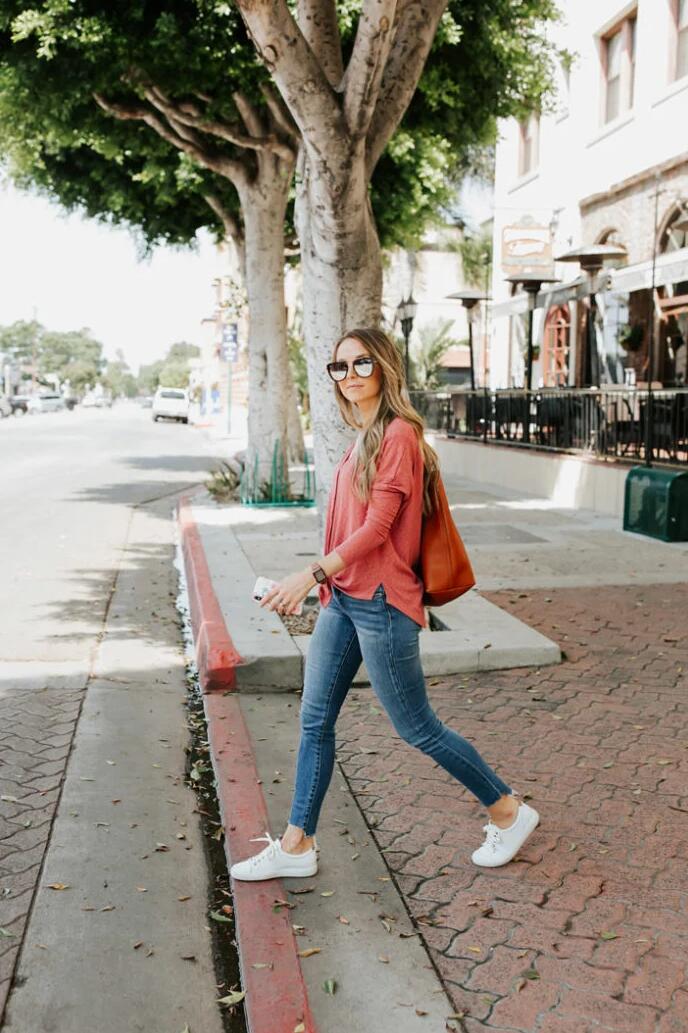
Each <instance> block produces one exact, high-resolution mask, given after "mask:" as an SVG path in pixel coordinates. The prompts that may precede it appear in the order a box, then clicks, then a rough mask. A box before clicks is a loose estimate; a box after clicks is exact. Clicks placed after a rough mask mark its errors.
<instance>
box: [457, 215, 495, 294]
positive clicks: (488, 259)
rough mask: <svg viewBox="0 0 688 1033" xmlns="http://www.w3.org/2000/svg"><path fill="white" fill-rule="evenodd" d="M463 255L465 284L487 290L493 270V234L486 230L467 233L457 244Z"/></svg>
mask: <svg viewBox="0 0 688 1033" xmlns="http://www.w3.org/2000/svg"><path fill="white" fill-rule="evenodd" d="M457 250H458V252H459V254H460V255H461V265H462V267H463V278H464V284H465V286H467V287H478V288H480V289H481V290H485V288H486V286H487V285H489V283H490V275H491V271H492V234H491V233H489V232H488V231H486V230H481V231H480V232H479V233H475V234H471V233H466V234H464V236H463V237H462V238H461V240H460V241H459V242H458V244H457Z"/></svg>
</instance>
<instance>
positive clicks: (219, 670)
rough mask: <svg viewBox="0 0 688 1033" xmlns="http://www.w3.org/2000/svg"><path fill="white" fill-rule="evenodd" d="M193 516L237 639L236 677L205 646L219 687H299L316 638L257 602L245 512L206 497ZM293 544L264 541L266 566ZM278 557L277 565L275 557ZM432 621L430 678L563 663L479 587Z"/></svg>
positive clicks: (424, 650) (425, 644) (222, 610)
mask: <svg viewBox="0 0 688 1033" xmlns="http://www.w3.org/2000/svg"><path fill="white" fill-rule="evenodd" d="M187 513H188V517H187V519H188V521H189V522H190V525H192V526H193V529H194V530H193V543H194V544H193V550H192V551H193V552H194V556H196V554H198V559H197V560H194V562H195V563H196V565H197V566H198V567H199V569H202V570H203V571H205V572H207V571H208V567H209V566H210V567H211V568H212V590H213V592H214V594H215V597H216V600H217V611H218V615H219V617H220V618H221V619H222V621H223V626H224V629H225V631H224V634H225V636H226V637H227V639H228V636H227V632H226V629H227V628H229V629H230V630H231V635H232V640H231V641H232V642H233V646H232V648H233V649H234V654H233V663H234V667H233V670H232V674H231V678H229V676H228V673H227V672H226V671H225V670H224V669H223V663H224V662H225V660H226V648H225V650H223V649H220V653H219V654H218V655H215V656H213V657H210V658H209V660H206V659H205V658H204V656H203V648H202V657H203V662H204V664H205V665H207V664H208V663H209V662H212V663H214V664H215V666H214V667H212V668H211V670H212V676H211V677H212V683H213V685H217V686H218V687H219V686H221V685H223V684H226V686H227V687H229V688H237V689H239V690H241V691H242V692H264V691H269V692H277V691H287V692H289V691H293V690H294V689H300V688H301V687H302V686H303V674H304V665H305V658H306V655H307V652H308V647H309V644H310V641H311V636H310V635H298V636H292V635H290V634H289V632H288V631H287V629H286V627H285V625H284V624H283V622H282V621H281V619H280V618H279V616H278V615H277V613H274V612H273V611H271V610H266V609H263V608H261V607H259V606H257V605H256V604H255V603H254V602H253V601H252V599H251V592H252V589H253V585H254V583H255V579H256V570H255V566H254V564H255V561H256V554H255V553H254V554H253V560H254V563H253V564H252V563H251V560H250V558H249V556H248V555H247V554H246V552H245V551H244V549H243V548H242V540H243V537H242V534H241V532H240V531H239V530H238V528H239V527H240V526H241V523H240V519H239V518H240V511H239V510H238V508H235V507H227V508H226V509H225V510H222V509H219V508H218V507H217V505H216V504H215V503H214V502H210V501H209V500H206V499H204V497H203V496H202V495H201V496H200V497H199V498H198V499H197V500H195V501H194V505H193V513H194V514H195V519H194V516H193V515H192V512H191V506H188V507H187ZM196 520H197V521H198V524H196V522H195V521H196ZM307 541H308V539H306V540H304V541H303V542H302V543H300V545H301V547H302V548H303V547H308V546H307ZM290 547H291V548H293V545H292V543H291V542H290V541H285V540H284V539H283V538H280V537H278V539H277V543H276V546H272V545H271V543H270V542H269V540H267V539H266V540H265V542H264V543H263V542H261V550H262V553H261V562H262V561H263V557H262V554H263V553H264V557H265V558H264V562H265V563H266V566H267V564H268V563H269V560H270V549H271V548H272V549H273V550H274V548H277V549H278V550H282V551H283V552H285V553H288V552H289V549H290ZM296 555H298V556H300V555H302V553H301V552H299V553H297V554H296ZM206 557H207V559H206ZM272 559H273V562H274V556H273V557H272ZM199 576H200V578H201V582H202V584H204V583H205V579H206V576H207V578H208V579H209V578H210V574H209V573H208V574H207V575H206V573H203V574H202V575H199ZM433 617H434V619H435V620H436V621H437V622H438V624H440V625H441V626H442V630H438V631H430V630H429V629H427V630H423V631H421V633H420V652H421V661H422V664H423V670H424V672H425V674H426V675H427V676H428V677H436V676H445V675H451V674H465V673H467V672H469V671H486V670H501V669H504V668H511V667H541V666H545V665H547V664H557V663H560V662H561V651H560V649H559V646H558V645H557V643H556V642H553V641H552V640H551V639H549V638H546V637H545V636H544V635H542V634H541V633H540V632H539V631H536V630H535V629H534V628H531V627H530V626H529V625H527V624H524V623H523V621H520V620H518V619H517V618H516V617H514V616H513V615H512V614H510V613H507V612H506V611H505V610H502V609H501V608H500V607H499V606H496V605H495V604H494V603H492V602H490V601H489V600H488V599H485V598H484V597H483V596H481V595H480V594H479V593H478V592H477V591H475V590H474V591H471V592H467V593H466V594H465V595H463V596H461V597H460V598H459V599H455V600H453V601H452V602H450V603H447V604H446V605H445V606H442V607H440V608H439V609H438V610H437V611H433ZM208 619H209V621H212V626H213V627H215V626H216V622H217V616H216V615H215V614H210V615H209V616H208ZM208 626H211V625H210V624H209V625H208ZM201 631H202V629H201ZM202 647H203V642H202ZM227 679H228V680H227ZM368 681H369V679H368V675H367V673H366V670H365V666H364V665H363V664H362V665H361V667H360V669H359V671H358V673H357V675H356V677H355V679H354V682H355V684H367V683H368Z"/></svg>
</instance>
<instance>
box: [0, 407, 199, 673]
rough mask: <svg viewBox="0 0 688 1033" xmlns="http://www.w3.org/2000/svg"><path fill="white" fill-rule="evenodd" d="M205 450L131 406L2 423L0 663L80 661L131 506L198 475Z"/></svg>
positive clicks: (186, 429)
mask: <svg viewBox="0 0 688 1033" xmlns="http://www.w3.org/2000/svg"><path fill="white" fill-rule="evenodd" d="M212 449H213V446H212V445H211V444H210V443H209V442H208V441H207V439H206V438H205V437H204V436H203V435H202V433H201V431H199V430H196V429H195V428H193V427H190V426H185V425H183V424H178V423H171V422H159V423H154V422H153V420H152V419H151V414H150V410H141V409H140V408H139V407H138V406H136V405H133V404H132V405H129V404H121V405H119V406H115V407H114V408H113V409H111V410H108V409H106V410H98V409H93V410H88V409H87V410H79V409H77V410H75V411H74V412H61V413H50V414H42V415H35V416H25V417H22V418H19V417H13V418H10V419H5V420H2V421H0V471H1V479H0V572H1V574H0V613H1V614H2V621H0V663H3V662H4V663H12V664H13V666H14V665H15V664H17V663H19V664H23V663H28V664H31V663H36V662H43V663H46V662H47V663H49V664H50V665H51V669H52V671H53V673H56V671H57V670H58V667H56V666H55V665H63V666H64V667H65V669H66V668H67V667H72V666H73V665H74V664H77V665H79V666H81V665H88V662H89V659H90V657H91V655H92V651H93V647H94V643H95V642H96V640H97V636H98V634H99V632H100V629H101V627H102V622H103V617H104V614H105V611H106V607H107V604H108V599H109V598H110V595H111V591H112V587H113V584H114V579H115V577H116V573H117V569H118V566H119V563H120V560H121V548H122V544H123V542H124V541H125V538H126V533H127V527H128V524H129V521H130V518H131V513H132V507H133V506H135V505H137V504H141V503H143V502H149V501H152V500H154V499H159V498H161V497H164V496H165V495H171V494H172V493H174V492H176V491H178V490H179V489H181V488H183V487H184V486H185V485H191V484H195V483H198V482H199V481H202V480H203V479H204V478H205V476H206V473H207V471H208V469H209V468H210V467H211V466H212V458H211V451H212ZM149 559H150V557H149ZM142 560H143V557H142ZM27 673H28V672H27Z"/></svg>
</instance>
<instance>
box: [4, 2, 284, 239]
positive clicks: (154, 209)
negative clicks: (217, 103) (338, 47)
mask: <svg viewBox="0 0 688 1033" xmlns="http://www.w3.org/2000/svg"><path fill="white" fill-rule="evenodd" d="M202 8H203V5H197V4H196V3H194V2H193V0H186V2H181V3H175V4H174V5H170V9H169V10H167V11H164V10H163V11H161V10H160V6H159V5H153V4H150V3H146V4H143V5H142V4H135V3H129V4H128V3H124V4H117V5H107V4H93V3H90V2H88V3H87V2H85V0H74V2H70V3H66V2H63V0H48V2H46V3H44V4H42V5H41V6H40V7H33V6H31V5H30V4H28V3H26V2H21V0H15V2H3V0H0V144H1V145H2V151H3V154H4V163H5V165H6V167H7V169H8V171H9V172H10V174H11V176H12V178H13V179H14V181H15V182H16V183H17V184H18V185H19V186H21V187H25V188H29V187H32V188H37V189H38V190H39V191H40V192H42V193H44V194H47V195H48V196H51V197H54V198H56V199H57V200H58V201H59V202H60V203H61V204H62V205H63V206H64V207H65V208H67V209H69V210H72V209H78V210H81V211H83V212H84V213H85V214H87V215H88V216H90V217H94V218H98V219H102V220H104V221H106V222H113V223H118V224H123V225H126V226H129V227H131V228H132V229H133V230H134V231H135V232H136V234H137V236H138V239H139V241H140V247H141V251H142V252H143V251H145V250H149V249H150V248H152V247H153V246H155V245H156V244H158V243H162V242H166V243H171V244H180V245H188V244H189V243H191V242H193V240H194V237H195V234H196V232H197V230H198V229H199V228H200V227H202V226H206V227H209V228H211V230H212V231H214V232H215V233H216V235H217V237H218V239H219V238H220V237H222V236H223V235H224V227H223V226H222V225H221V224H220V222H219V221H218V219H217V217H216V216H215V215H214V214H213V212H212V211H211V209H210V208H209V207H208V205H207V203H206V201H205V200H204V198H203V194H204V193H206V192H207V191H208V190H212V191H213V192H214V193H215V194H216V195H217V196H218V197H219V198H220V200H221V201H222V203H223V204H224V205H225V207H226V208H228V209H229V210H230V211H233V212H234V213H236V212H237V211H238V199H237V197H236V194H235V192H234V190H233V188H232V187H231V186H230V185H229V184H228V182H227V181H226V180H225V179H222V178H221V177H218V176H216V175H215V174H211V173H208V172H206V171H203V170H201V169H200V168H198V167H196V166H195V165H194V164H193V163H192V162H191V161H190V159H189V158H188V157H186V156H185V155H181V154H180V153H179V152H178V151H177V150H176V148H174V147H173V146H172V145H171V144H169V143H168V142H166V141H164V140H162V139H160V138H159V137H158V136H157V135H156V134H155V133H154V132H153V130H152V129H150V128H149V127H148V126H146V125H144V124H143V123H141V122H131V121H126V122H122V121H118V120H116V119H114V118H113V117H111V116H110V115H107V114H105V112H103V111H102V110H101V109H100V108H99V107H98V105H97V104H96V102H95V99H94V93H95V92H99V93H102V94H104V95H105V96H107V97H109V98H110V99H113V100H115V101H119V102H123V101H124V102H127V103H140V99H139V97H138V95H137V94H138V88H137V87H134V86H130V85H127V81H126V80H127V76H128V75H130V74H131V72H132V69H133V68H138V69H145V70H146V73H147V74H149V75H151V76H152V77H154V78H155V79H156V81H157V82H159V83H160V85H161V86H162V87H163V88H166V89H169V90H170V91H172V92H176V93H177V94H182V95H184V96H190V95H192V94H193V92H194V91H195V90H196V89H201V88H205V89H211V90H212V89H213V88H214V87H216V88H217V89H218V93H222V94H223V97H224V99H223V104H224V107H225V108H226V107H227V105H228V103H229V106H230V107H231V105H232V103H233V102H232V101H231V94H232V89H233V88H234V87H233V86H232V80H231V76H229V75H228V60H229V54H230V52H231V51H232V49H233V48H232V47H231V46H229V45H228V43H227V39H226V33H227V31H229V34H230V38H231V37H232V34H233V35H234V36H235V37H236V35H237V33H238V34H239V35H243V40H244V45H243V55H244V57H243V63H242V60H241V59H237V56H236V54H235V55H234V57H233V59H232V63H231V68H232V71H233V73H236V75H237V77H238V78H236V79H235V80H234V86H236V84H237V83H238V82H239V80H240V79H241V76H242V70H245V67H246V66H247V62H248V64H250V65H251V67H252V68H253V70H254V71H253V73H252V74H253V78H254V79H257V78H259V77H261V76H262V77H263V78H264V76H265V73H264V72H263V71H262V69H261V68H260V66H259V65H258V62H257V60H256V58H255V54H254V53H253V50H252V47H250V46H249V45H248V44H247V42H246V37H245V33H244V30H243V25H242V24H241V23H240V20H239V19H238V16H237V15H236V14H233V15H232V16H230V17H229V18H228V16H227V15H222V16H215V15H214V14H212V12H211V11H210V10H209V9H208V10H203V9H202ZM228 22H229V23H231V25H228ZM244 78H246V77H245V76H244ZM226 98H229V102H228V101H227V99H226ZM218 110H219V109H218ZM216 113H217V112H216ZM216 150H217V152H218V153H221V151H222V147H221V146H220V145H219V144H218V146H217V147H216Z"/></svg>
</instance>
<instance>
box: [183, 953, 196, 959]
mask: <svg viewBox="0 0 688 1033" xmlns="http://www.w3.org/2000/svg"><path fill="white" fill-rule="evenodd" d="M180 957H181V959H182V961H195V960H196V955H195V954H180Z"/></svg>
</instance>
